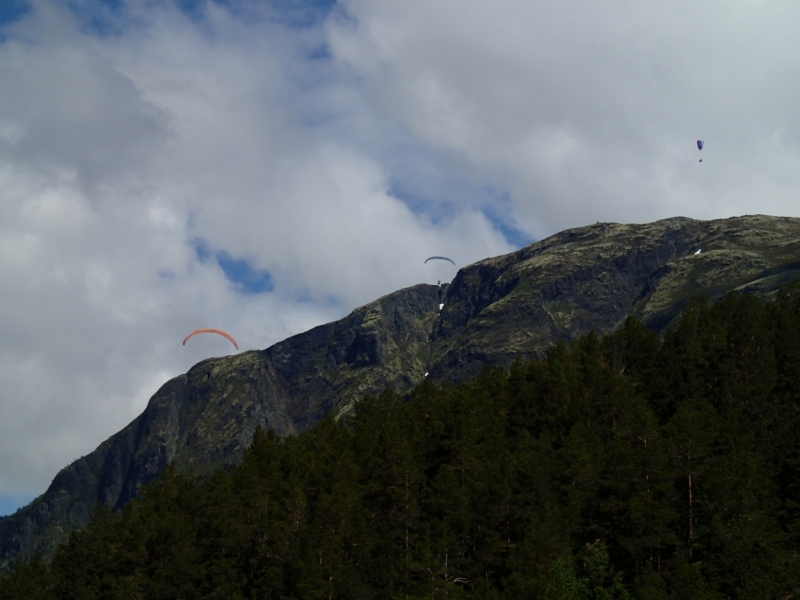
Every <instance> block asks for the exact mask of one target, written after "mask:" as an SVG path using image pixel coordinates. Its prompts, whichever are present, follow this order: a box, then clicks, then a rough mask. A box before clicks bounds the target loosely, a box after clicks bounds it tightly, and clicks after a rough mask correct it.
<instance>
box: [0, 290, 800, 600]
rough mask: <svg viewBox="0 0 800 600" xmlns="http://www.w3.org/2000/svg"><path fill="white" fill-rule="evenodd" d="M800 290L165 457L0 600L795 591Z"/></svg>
mask: <svg viewBox="0 0 800 600" xmlns="http://www.w3.org/2000/svg"><path fill="white" fill-rule="evenodd" d="M798 469H800V285H793V286H791V287H788V288H785V289H784V290H782V291H781V292H780V293H779V295H778V296H777V298H776V299H775V300H774V301H772V302H771V303H768V304H764V303H763V302H762V301H760V300H759V299H757V298H754V297H752V296H746V295H739V294H735V293H734V294H730V295H728V296H726V297H725V298H723V299H722V300H720V301H719V302H717V303H716V304H715V305H714V306H713V307H709V306H707V304H706V303H705V302H704V301H703V300H702V299H697V300H693V301H691V302H690V303H689V304H688V306H687V308H686V310H685V311H684V314H683V316H682V319H681V321H680V324H679V325H678V326H677V327H676V328H674V329H672V330H670V331H669V332H667V333H666V334H665V335H664V337H663V338H659V336H657V335H655V334H653V333H652V332H650V331H649V330H647V329H646V328H645V327H644V326H643V325H641V324H640V323H638V322H637V321H635V320H633V319H629V320H628V321H626V322H625V324H624V325H623V326H622V327H621V328H620V329H619V330H618V331H616V332H615V333H613V334H611V335H608V336H606V337H604V338H602V339H599V338H598V337H597V336H595V335H593V334H589V335H587V336H584V337H583V338H582V339H580V340H579V341H577V342H576V343H574V344H571V345H565V344H560V345H557V346H555V347H553V348H552V350H551V351H550V353H549V355H548V357H547V359H546V360H543V361H540V362H530V363H524V364H523V363H521V362H518V363H516V364H514V365H513V366H512V367H511V368H510V369H509V370H506V369H500V368H487V369H486V370H485V371H484V373H483V374H482V375H481V376H480V377H478V378H477V379H475V380H473V381H470V382H468V383H464V384H462V385H459V386H457V387H448V386H441V387H440V386H437V385H434V384H432V383H429V382H428V383H424V384H423V385H421V386H419V387H418V388H417V389H415V390H414V391H413V392H412V393H411V395H410V397H409V398H406V399H403V398H401V397H398V396H397V395H395V394H393V393H391V392H388V391H387V392H384V393H383V394H382V395H381V396H380V397H379V398H368V399H366V400H364V401H363V402H361V403H360V404H359V405H358V407H357V412H356V413H355V415H354V416H352V417H351V418H350V419H349V420H348V421H347V422H346V423H341V422H337V421H335V420H333V419H330V418H327V419H325V420H324V421H323V422H321V423H320V424H318V425H317V426H316V427H314V428H313V429H312V430H309V431H307V432H305V433H303V434H301V435H298V436H297V437H292V438H287V439H283V440H281V439H278V438H277V437H276V436H275V435H274V434H273V433H272V432H266V433H265V432H261V431H259V432H257V434H256V436H255V438H254V440H253V444H252V446H251V448H250V449H249V450H248V452H247V453H246V455H245V456H244V459H243V460H242V462H241V464H240V465H239V466H236V467H234V468H231V469H230V470H228V471H220V472H217V473H216V474H214V475H213V476H211V477H210V478H208V479H205V480H200V479H196V478H192V477H190V476H187V475H182V474H179V473H176V472H175V470H174V469H173V468H171V467H167V468H166V469H165V470H164V472H163V474H162V476H161V478H160V480H159V481H156V482H153V483H151V484H150V485H148V486H146V487H144V488H143V489H142V490H141V494H140V496H139V498H138V499H136V500H135V501H133V502H131V503H130V504H129V505H128V506H127V507H126V508H125V510H124V511H123V513H122V514H121V515H113V514H111V513H109V512H108V511H107V510H105V509H101V508H99V509H98V510H97V511H96V513H95V515H94V517H93V519H92V521H91V523H90V525H89V526H88V528H87V529H85V530H84V531H81V532H76V533H73V534H72V535H71V536H70V539H69V542H68V543H67V544H65V545H63V546H62V547H61V548H60V549H59V550H58V552H57V554H56V556H55V558H54V560H53V562H52V565H51V566H50V567H47V566H45V565H44V564H43V563H42V562H41V560H40V559H35V560H34V561H32V562H31V564H29V565H27V566H22V565H18V566H17V568H16V571H15V572H13V573H11V574H8V575H6V576H4V577H3V578H0V599H9V598H25V599H37V598H38V599H56V598H58V599H73V598H74V599H86V600H89V599H94V598H97V599H100V598H102V599H113V598H147V599H159V598H165V599H166V598H169V599H175V598H186V599H190V598H225V599H234V598H276V599H277V598H295V599H316V598H320V599H321V598H347V599H351V598H352V599H359V598H398V599H400V598H434V599H435V598H466V597H473V598H488V599H491V598H498V599H499V598H504V599H505V598H508V599H511V598H513V599H520V598H544V599H576V600H577V599H589V598H594V599H612V598H613V599H624V598H642V599H656V598H669V599H686V600H689V599H692V600H698V599H701V600H702V599H712V598H738V599H751V598H752V599H756V598H758V599H766V598H774V599H785V600H788V599H790V598H798V597H800V556H798V549H799V547H798V546H799V544H800V472H799V471H798Z"/></svg>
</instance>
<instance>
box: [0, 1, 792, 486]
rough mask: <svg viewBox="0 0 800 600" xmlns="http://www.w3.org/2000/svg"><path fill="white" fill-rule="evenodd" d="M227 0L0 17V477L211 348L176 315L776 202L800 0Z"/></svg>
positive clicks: (113, 412) (276, 331)
mask: <svg viewBox="0 0 800 600" xmlns="http://www.w3.org/2000/svg"><path fill="white" fill-rule="evenodd" d="M86 6H89V5H88V4H87V5H86ZM237 6H238V8H237V10H240V11H246V17H242V16H241V15H242V14H243V13H242V12H239V13H233V12H231V11H230V10H229V9H227V8H225V7H224V6H222V5H220V4H218V3H215V2H208V3H206V4H202V5H201V8H200V11H199V13H197V14H195V15H194V16H191V17H190V16H187V15H186V14H185V13H183V12H181V11H180V10H178V9H177V8H176V7H175V5H174V4H173V3H171V2H166V1H165V2H163V3H159V2H155V3H154V2H140V1H139V0H130V1H129V2H127V4H126V5H125V6H124V7H123V8H124V9H120V10H117V11H116V12H115V11H110V12H109V14H107V15H105V16H104V17H103V18H105V19H111V20H112V23H111V25H112V26H111V27H109V28H108V31H105V30H104V31H103V32H98V31H97V30H96V29H95V28H93V27H92V26H91V24H90V23H88V22H87V21H85V20H84V21H81V20H80V19H78V18H76V17H74V15H72V14H71V13H69V12H68V11H67V10H66V9H65V8H64V7H63V3H61V2H56V1H55V0H52V1H51V0H36V2H35V3H34V9H33V10H32V11H31V12H30V13H29V14H27V15H26V16H25V17H23V18H22V19H21V20H19V21H18V22H17V23H14V24H12V25H6V26H3V34H4V36H5V37H4V39H5V41H3V42H0V98H2V99H3V101H2V102H0V211H1V212H2V219H0V387H2V389H3V390H4V392H3V397H2V398H0V496H2V495H7V496H17V495H19V494H33V493H38V492H41V491H42V490H43V489H44V488H45V487H46V485H47V483H48V482H49V479H50V478H51V477H52V476H53V475H54V474H55V473H56V471H57V470H58V469H59V468H61V467H63V466H64V465H65V464H66V463H67V462H68V461H70V460H72V459H74V458H77V457H78V456H80V455H81V454H85V453H87V452H90V451H91V450H93V449H94V447H96V445H97V444H98V443H99V442H101V441H102V440H103V439H105V438H106V437H108V436H110V435H112V434H113V433H115V432H116V431H118V430H119V429H120V428H122V427H123V426H124V425H126V424H127V423H128V422H129V421H130V420H131V419H132V418H133V417H135V416H136V415H137V414H139V413H140V412H141V410H142V409H143V408H144V406H145V403H146V401H147V399H148V398H149V396H150V395H151V394H152V393H154V392H155V391H156V389H157V387H158V385H159V384H160V383H162V382H164V381H166V380H167V379H168V378H170V377H172V376H174V375H177V374H179V373H182V372H184V371H186V370H187V369H188V368H189V367H190V366H191V365H192V364H194V363H195V362H197V361H198V360H201V359H203V358H205V357H207V356H208V355H210V354H222V353H227V352H229V351H230V350H231V348H230V347H229V345H228V343H227V342H226V341H225V340H224V339H221V338H220V339H213V338H214V336H209V337H210V338H211V339H204V340H200V339H197V338H196V339H194V340H193V342H195V341H196V342H198V343H193V344H187V346H186V347H182V346H181V345H180V341H181V340H182V339H183V337H184V336H185V335H186V334H187V333H188V332H189V331H192V330H193V329H196V328H198V327H203V326H214V327H221V328H223V329H226V330H229V331H231V332H232V333H234V335H235V336H236V338H237V339H238V341H239V343H240V347H241V348H242V349H243V350H246V349H252V348H265V347H267V346H269V345H271V344H272V343H274V342H277V341H279V340H281V339H283V338H285V337H287V336H288V335H291V334H293V333H297V332H300V331H303V330H305V329H308V328H309V327H311V326H313V325H316V324H319V323H322V322H325V321H328V320H332V319H334V318H337V317H340V316H342V315H344V314H345V313H347V312H349V311H350V310H351V309H352V308H354V307H355V306H357V305H359V304H362V303H364V302H368V301H370V300H373V299H375V298H376V297H378V296H380V295H383V294H385V293H388V292H391V291H393V290H396V289H398V288H400V287H403V286H407V285H412V284H415V283H419V282H421V281H427V282H430V283H434V282H435V281H436V280H437V279H445V280H446V279H448V278H450V277H452V275H453V273H452V270H451V268H450V266H449V264H447V263H444V264H434V263H428V264H427V265H425V264H423V261H424V259H425V258H427V257H428V256H431V255H446V256H450V257H452V258H453V259H455V260H456V262H458V263H459V264H460V265H463V264H467V263H469V262H472V261H475V260H479V259H481V258H484V257H486V256H490V255H496V254H500V253H503V252H506V251H509V250H511V249H512V246H511V245H510V243H509V242H508V241H506V240H505V239H504V238H503V236H502V235H501V233H500V231H499V228H500V227H506V228H508V227H517V228H519V229H521V230H522V233H523V235H527V236H535V237H540V236H542V235H545V234H550V233H554V232H555V231H557V230H559V229H562V228H565V227H570V226H577V225H582V224H585V223H587V222H593V221H595V220H601V221H611V220H616V221H628V222H630V221H649V220H653V219H657V218H661V217H667V216H674V215H678V214H684V215H687V216H692V217H698V218H711V217H722V216H729V215H732V214H741V213H754V212H767V213H774V214H786V215H796V214H797V208H796V207H797V203H796V190H797V189H798V183H800V180H799V179H800V152H799V150H798V148H799V147H800V143H799V139H798V135H800V134H798V131H800V127H798V126H799V125H800V122H799V121H800V117H798V109H797V102H796V100H797V97H798V86H800V83H799V82H800V77H799V75H800V73H799V72H798V65H800V43H798V40H800V31H798V29H800V25H799V24H800V18H798V17H800V15H798V14H797V13H798V11H800V8H796V7H795V5H794V4H789V3H784V4H777V3H760V2H744V1H742V2H731V1H726V2H722V1H718V2H712V3H705V4H697V3H690V2H688V1H687V2H683V1H679V2H673V3H669V4H664V5H663V6H662V5H659V6H658V7H656V6H655V5H653V6H651V5H647V4H642V3H636V2H629V1H623V0H616V1H610V2H604V3H597V2H589V1H588V0H587V1H578V0H573V1H571V2H562V3H555V4H553V3H531V2H511V1H501V0H499V1H498V2H494V3H485V2H472V1H465V0H460V1H459V2H447V1H442V2H434V3H431V2H419V1H417V0H408V1H406V2H403V3H395V2H386V1H382V0H369V1H368V2H367V1H363V0H347V1H345V2H341V3H340V4H339V5H338V6H337V7H336V8H335V9H334V10H333V12H332V13H331V15H330V16H329V17H328V18H327V20H324V21H319V22H318V23H317V24H316V25H312V26H308V27H295V26H290V25H286V24H285V23H284V22H282V21H281V20H280V19H275V18H274V17H276V16H280V15H276V14H275V13H274V8H270V7H269V5H268V4H266V3H264V2H257V1H256V0H253V2H250V3H248V2H246V1H245V0H243V1H242V2H240V3H238V4H237ZM84 9H85V11H84V14H85V12H86V11H88V10H89V9H88V8H86V7H84V8H82V10H84ZM109 15H111V16H109ZM114 15H116V16H114ZM81 18H82V17H81ZM114 19H116V21H114ZM698 137H702V138H705V140H706V142H707V146H706V149H704V150H703V156H704V161H703V163H702V164H700V163H698V162H697V161H698V158H699V157H698V151H697V150H696V148H694V141H695V139H697V138H698ZM486 215H491V216H492V218H491V219H489V218H487V217H486ZM492 219H493V220H492ZM198 243H202V244H203V248H205V250H206V252H208V253H209V256H208V257H206V259H205V260H201V257H200V256H198V252H197V249H196V245H197V244H198ZM219 252H224V253H226V256H228V257H230V258H232V259H244V260H246V261H248V262H249V264H250V266H251V267H252V268H254V269H256V270H266V271H268V272H269V274H270V276H271V282H272V286H273V288H272V291H271V292H268V293H261V294H247V293H242V291H241V290H240V289H238V288H237V286H236V285H235V284H234V283H233V282H231V281H230V280H229V279H228V278H226V274H225V272H224V271H223V269H222V267H221V266H220V264H219V263H218V261H217V260H216V259H215V258H216V257H217V254H216V253H219Z"/></svg>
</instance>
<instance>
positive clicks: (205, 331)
mask: <svg viewBox="0 0 800 600" xmlns="http://www.w3.org/2000/svg"><path fill="white" fill-rule="evenodd" d="M198 333H216V334H217V335H221V336H222V337H224V338H227V339H228V341H230V343H231V344H233V346H234V347H235V348H236V349H237V350H238V349H239V344H237V343H236V340H235V339H233V336H232V335H231V334H230V333H227V332H225V331H222V330H221V329H198V330H197V331H193V332H192V333H190V334H189V335H187V336H186V337H185V338H184V339H183V345H184V346H185V345H186V340H188V339H189V338H190V337H192V336H194V335H197V334H198Z"/></svg>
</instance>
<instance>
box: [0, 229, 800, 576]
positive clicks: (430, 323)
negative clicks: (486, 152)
mask: <svg viewBox="0 0 800 600" xmlns="http://www.w3.org/2000/svg"><path fill="white" fill-rule="evenodd" d="M798 276H800V219H793V218H780V217H767V216H748V217H739V218H732V219H725V220H717V221H695V220H692V219H686V218H674V219H666V220H663V221H658V222H655V223H650V224H645V225H621V224H616V223H597V224H595V225H592V226H588V227H582V228H578V229H571V230H567V231H564V232H562V233H559V234H557V235H554V236H552V237H549V238H547V239H545V240H542V241H539V242H537V243H535V244H531V245H530V246H527V247H525V248H523V249H521V250H519V251H517V252H513V253H511V254H507V255H505V256H500V257H495V258H489V259H486V260H483V261H480V262H478V263H475V264H473V265H470V266H467V267H464V268H462V269H461V270H460V271H459V272H458V274H457V275H456V278H455V279H454V280H453V282H452V284H450V285H449V286H447V285H445V286H442V288H439V287H438V286H432V285H417V286H414V287H411V288H407V289H404V290H400V291H398V292H395V293H393V294H390V295H388V296H385V297H383V298H380V299H378V300H376V301H375V302H372V303H370V304H367V305H366V306H363V307H361V308H358V309H356V310H354V311H353V312H352V313H351V314H350V315H348V316H347V317H345V318H344V319H341V320H340V321H337V322H335V323H329V324H327V325H322V326H320V327H316V328H314V329H312V330H310V331H307V332H305V333H302V334H299V335H296V336H293V337H291V338H289V339H287V340H284V341H282V342H279V343H277V344H275V345H274V346H272V347H270V348H268V349H266V350H263V351H252V352H244V353H242V354H238V355H235V356H228V357H224V358H214V359H208V360H205V361H202V362H200V363H198V364H197V365H195V366H194V367H192V369H190V370H189V372H188V373H186V374H185V375H180V376H178V377H176V378H174V379H172V380H171V381H169V382H167V383H166V384H165V385H164V386H163V387H162V388H161V389H160V390H159V391H158V392H156V394H155V395H154V396H153V397H152V399H151V400H150V402H149V404H148V406H147V408H146V410H145V411H144V412H143V413H142V415H140V416H139V417H138V418H137V419H135V420H134V421H133V422H132V423H131V424H130V425H128V426H127V427H126V428H125V429H123V430H122V431H120V432H119V433H117V434H115V435H113V436H112V437H111V438H109V439H108V440H107V441H106V442H104V443H103V444H101V445H100V446H99V447H98V448H97V450H95V451H94V452H92V453H91V454H89V455H87V456H85V457H83V458H81V459H79V460H77V461H75V462H74V463H72V464H71V465H69V466H68V467H66V468H65V469H63V470H62V471H61V472H60V473H59V474H58V475H57V476H56V478H55V479H54V480H53V483H52V484H51V485H50V487H49V488H48V490H47V491H46V492H45V493H44V494H43V495H42V496H40V497H38V498H37V499H35V500H34V501H33V502H31V504H29V505H28V506H26V507H24V508H22V509H20V510H19V511H17V512H16V513H15V514H13V515H11V516H9V517H6V518H4V519H2V520H0V570H3V569H7V568H9V567H10V566H11V565H12V564H13V561H14V560H15V558H16V557H18V556H21V557H22V558H23V559H26V560H27V559H28V558H30V557H31V556H32V554H33V553H34V552H36V551H40V552H43V553H44V554H45V556H50V555H52V553H53V551H54V549H55V547H56V546H57V545H58V544H59V543H61V542H62V541H64V540H65V539H66V536H67V535H68V533H69V531H70V530H72V529H75V528H80V527H83V526H85V524H86V523H87V522H88V519H89V516H90V513H91V510H92V508H93V507H94V505H95V504H96V503H97V502H102V503H103V504H105V505H107V506H109V507H112V508H115V509H119V508H121V507H122V506H124V505H125V503H127V502H128V501H129V500H130V499H131V498H132V497H133V496H134V495H135V494H136V491H137V489H138V487H139V486H140V485H141V484H143V483H146V482H148V481H150V480H152V479H153V478H155V477H157V476H158V473H159V472H160V470H161V468H162V467H163V466H164V465H165V464H166V463H167V462H170V461H173V462H174V463H175V464H176V465H177V466H178V468H179V469H184V470H192V471H193V472H194V473H198V474H203V473H209V472H211V471H212V470H213V469H215V468H217V467H219V466H223V465H226V464H230V463H232V462H235V461H236V460H237V459H238V458H239V457H240V456H241V454H242V452H243V450H244V448H245V447H246V446H247V445H248V443H249V441H250V439H251V438H252V435H253V432H254V431H255V428H256V427H257V426H259V425H260V426H262V427H266V428H270V427H271V428H273V429H275V430H276V431H277V432H278V433H279V434H281V435H290V434H293V433H296V432H298V431H301V430H303V429H305V428H307V427H310V426H312V425H314V424H315V423H316V422H318V421H319V420H320V419H321V418H322V417H323V415H324V414H325V413H326V412H328V411H331V410H332V411H335V413H336V414H344V413H347V412H348V411H350V410H351V409H352V407H353V405H354V403H355V402H356V401H357V400H358V399H359V398H361V397H363V396H364V395H366V394H370V393H373V394H374V393H379V392H380V391H381V390H383V389H385V388H387V387H390V388H393V389H396V390H398V391H401V392H403V391H406V390H408V389H410V388H411V387H413V386H414V385H416V384H417V383H419V382H420V381H422V379H423V378H424V377H425V374H426V373H429V374H428V377H430V378H432V379H434V380H445V379H447V380H451V381H459V380H463V379H465V378H468V377H471V376H473V375H474V374H476V373H477V372H478V371H480V369H481V368H482V367H483V366H484V365H486V364H508V363H510V362H511V361H513V360H514V359H515V358H517V357H522V358H530V357H541V356H543V355H544V353H545V352H546V350H547V348H548V347H549V346H550V345H551V344H552V343H554V342H556V341H559V340H571V339H575V338H577V337H578V336H580V335H582V334H583V333H586V332H588V331H590V330H596V331H598V332H600V333H605V332H608V331H611V330H613V329H614V328H616V327H617V326H618V325H619V324H621V323H622V321H624V319H625V318H626V317H627V316H629V315H635V316H637V317H639V318H640V319H642V321H643V322H644V323H645V324H646V325H648V326H649V327H650V328H652V329H654V330H656V331H662V330H664V329H665V328H666V327H668V326H669V324H670V323H672V322H673V321H674V320H675V319H676V317H677V316H678V314H679V312H680V310H681V308H682V307H683V305H684V304H685V303H686V301H687V300H688V299H689V298H691V297H692V296H695V295H698V294H703V295H706V296H708V297H709V298H710V299H711V300H712V301H713V300H715V299H717V298H719V297H720V296H722V295H723V294H725V293H726V292H728V291H730V290H733V289H737V290H741V291H744V292H747V293H754V294H758V295H761V296H764V297H768V296H770V295H771V294H772V293H774V292H775V290H776V289H777V288H778V287H779V286H780V285H783V284H784V283H787V282H788V281H791V280H792V279H794V278H796V277H798ZM440 301H443V302H444V308H443V309H442V310H441V312H440V311H439V303H440Z"/></svg>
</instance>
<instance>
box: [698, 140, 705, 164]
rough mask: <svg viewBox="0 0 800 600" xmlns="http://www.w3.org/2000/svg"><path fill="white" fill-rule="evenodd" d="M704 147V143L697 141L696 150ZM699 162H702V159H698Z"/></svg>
mask: <svg viewBox="0 0 800 600" xmlns="http://www.w3.org/2000/svg"><path fill="white" fill-rule="evenodd" d="M705 145H706V143H705V142H704V141H703V140H697V149H698V150H702V149H703V146H705ZM700 162H703V159H702V158H701V159H700Z"/></svg>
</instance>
